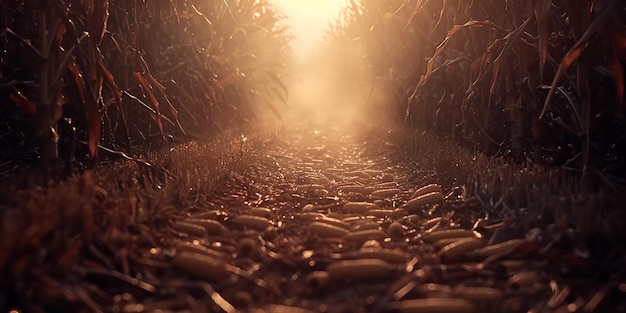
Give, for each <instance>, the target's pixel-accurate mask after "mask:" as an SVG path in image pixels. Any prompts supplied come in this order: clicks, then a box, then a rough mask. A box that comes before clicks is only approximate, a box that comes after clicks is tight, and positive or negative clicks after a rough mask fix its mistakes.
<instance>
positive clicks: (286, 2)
mask: <svg viewBox="0 0 626 313" xmlns="http://www.w3.org/2000/svg"><path fill="white" fill-rule="evenodd" d="M348 1H349V0H274V1H273V3H274V4H275V5H276V6H277V7H279V8H280V9H281V10H282V11H283V12H284V13H285V15H287V17H288V22H289V24H290V26H291V27H292V29H293V34H294V36H295V38H294V41H293V50H294V52H295V54H296V56H297V57H298V58H302V57H304V56H306V55H307V54H308V53H309V52H310V51H311V50H312V49H313V47H314V46H315V45H317V44H319V42H320V41H321V40H323V37H324V33H325V32H326V30H327V29H328V26H329V24H330V23H331V22H332V21H334V20H335V19H336V18H337V17H338V16H339V12H340V11H341V9H342V8H343V7H345V6H346V4H347V3H348Z"/></svg>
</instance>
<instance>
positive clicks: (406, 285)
mask: <svg viewBox="0 0 626 313" xmlns="http://www.w3.org/2000/svg"><path fill="white" fill-rule="evenodd" d="M329 125H334V126H329ZM361 128H363V127H361ZM351 133H354V130H353V129H348V128H345V127H343V126H340V125H339V124H338V123H336V122H334V121H328V120H325V119H323V118H316V117H314V116H310V117H309V119H308V120H307V119H304V120H303V119H300V120H299V122H298V123H291V122H286V125H285V128H284V129H283V131H282V133H281V134H279V135H278V136H277V138H276V139H275V140H274V142H273V143H272V144H271V145H269V148H268V150H267V151H259V153H258V155H256V156H255V157H254V160H255V161H254V162H253V163H251V164H249V165H248V166H247V168H246V170H244V171H242V172H240V173H233V175H232V177H231V180H230V181H229V183H228V185H227V186H226V188H225V189H223V190H222V191H220V192H219V193H218V194H217V195H216V197H215V198H214V199H212V200H211V203H210V207H211V208H212V209H210V210H208V211H207V210H204V209H203V210H198V209H192V210H190V211H189V212H184V214H181V215H180V219H179V220H178V221H176V222H175V223H174V224H173V225H172V230H173V232H174V234H176V238H175V239H173V240H172V241H168V243H167V244H166V247H164V248H163V249H157V250H155V257H158V258H159V259H163V258H165V259H166V260H169V261H170V262H171V263H170V264H173V266H174V269H173V270H172V271H169V274H168V275H166V277H165V278H163V280H162V281H161V285H162V286H169V287H170V288H173V289H171V292H172V294H170V296H171V297H174V296H175V298H176V299H177V300H176V301H173V300H163V299H167V298H168V296H167V293H166V294H163V293H161V296H160V297H158V298H154V297H149V298H148V299H147V300H144V301H142V307H141V308H142V309H143V310H149V311H152V310H157V309H162V310H165V309H171V310H176V309H182V308H185V309H188V310H191V311H198V312H199V311H204V310H217V311H226V312H234V311H250V312H308V311H312V312H390V311H391V312H396V311H397V312H531V311H532V312H565V311H563V310H569V309H572V308H574V306H576V308H575V309H576V311H580V312H592V311H596V310H598V309H599V308H603V310H604V309H607V308H608V307H606V303H611V306H610V308H617V310H620V307H619V306H618V307H615V306H614V305H616V304H615V303H617V305H621V309H623V308H624V306H623V305H624V302H623V301H621V302H614V301H613V300H614V299H613V300H611V299H610V296H611V295H610V294H607V292H606V289H605V290H604V291H602V290H601V289H602V288H601V285H599V286H597V288H594V287H592V286H593V284H591V285H590V287H591V289H594V291H592V292H589V293H587V294H577V293H575V292H574V291H573V290H575V289H576V286H572V285H571V282H570V283H564V281H563V279H561V278H559V276H558V274H557V273H556V271H555V267H554V264H552V263H551V262H548V261H547V260H545V259H543V258H542V257H540V256H538V253H537V251H538V250H539V249H540V248H539V243H540V237H541V234H540V233H537V234H536V237H533V234H532V233H531V234H525V235H523V236H519V234H517V235H516V232H515V231H514V230H513V229H511V228H510V227H509V225H510V224H509V223H508V221H507V220H503V219H499V218H498V216H494V215H493V214H492V215H491V216H489V218H488V219H487V218H486V214H485V212H483V211H481V207H480V203H479V202H477V201H476V199H475V198H472V197H469V196H467V195H464V194H463V189H461V188H456V189H453V190H441V187H439V186H438V185H437V182H436V181H433V180H434V179H433V178H430V177H432V175H431V174H432V173H429V171H428V169H418V168H415V167H414V166H411V164H408V163H404V162H402V161H400V160H401V157H400V156H396V155H394V152H393V151H394V148H393V145H392V144H390V143H386V142H385V141H384V140H382V138H383V137H382V136H381V137H380V138H374V137H375V136H372V134H371V133H370V135H369V137H368V142H367V143H366V142H365V139H364V138H365V137H363V136H361V135H350V134H351ZM183 275H184V276H183ZM182 281H185V282H184V283H183V282H182ZM578 283H579V284H580V281H579V282H578ZM174 286H176V287H174ZM578 287H580V286H578ZM584 289H585V290H587V291H588V290H589V288H584ZM174 290H175V291H174ZM607 299H608V300H607ZM172 301H173V302H172ZM602 305H605V306H604V307H603V306H602ZM129 308H134V307H132V306H129ZM120 309H122V310H124V307H121V308H120ZM611 310H612V309H610V310H609V311H611Z"/></svg>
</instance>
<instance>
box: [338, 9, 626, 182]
mask: <svg viewBox="0 0 626 313" xmlns="http://www.w3.org/2000/svg"><path fill="white" fill-rule="evenodd" d="M624 21H626V5H625V3H624V2H623V1H619V0H597V1H594V0H585V1H560V0H533V1H455V0H446V1H430V0H418V1H406V0H390V1H387V0H385V1H382V0H363V1H351V3H350V5H349V6H348V7H347V8H346V9H345V10H344V12H343V13H342V15H341V16H340V17H339V18H338V19H337V21H336V22H335V23H334V24H333V26H332V28H331V30H330V31H329V32H328V34H327V37H328V40H329V42H330V44H332V45H336V46H339V47H343V49H351V47H354V46H359V47H361V48H362V49H363V51H364V52H363V55H361V57H362V58H364V59H366V60H367V64H368V66H369V69H370V70H371V71H372V72H373V73H374V76H375V79H374V81H372V82H371V84H373V86H377V87H378V88H385V89H387V90H388V91H389V93H390V94H395V95H398V96H397V97H395V98H393V97H392V98H390V99H389V102H392V103H391V106H392V107H393V110H392V111H393V114H394V118H395V120H396V121H397V122H402V121H403V122H405V123H406V124H408V125H409V126H411V127H415V128H418V129H421V130H423V131H426V132H430V133H433V134H435V135H438V136H441V137H445V138H450V139H453V140H456V141H459V142H461V143H463V144H464V145H466V146H468V147H470V148H474V149H476V150H478V151H482V152H486V153H488V154H490V155H496V156H504V157H506V158H509V159H513V160H516V161H517V162H520V163H522V164H527V165H531V164H539V165H547V166H551V167H557V168H561V169H562V170H564V171H571V172H573V173H575V174H576V175H577V176H585V177H594V178H599V179H600V181H604V182H610V183H611V184H612V183H615V182H618V183H620V184H623V183H625V182H626V180H625V179H626V176H625V175H624V173H626V159H625V158H624V155H626V116H625V115H624V114H625V113H626V100H625V98H624V77H625V76H624V75H625V74H624V66H625V64H626V24H625V23H624Z"/></svg>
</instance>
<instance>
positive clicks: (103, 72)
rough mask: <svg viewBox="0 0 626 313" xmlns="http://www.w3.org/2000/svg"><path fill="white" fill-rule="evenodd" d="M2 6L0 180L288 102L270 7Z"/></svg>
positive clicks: (282, 44)
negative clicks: (23, 163)
mask: <svg viewBox="0 0 626 313" xmlns="http://www.w3.org/2000/svg"><path fill="white" fill-rule="evenodd" d="M0 6H2V10H1V12H2V13H0V29H1V30H2V33H1V34H0V38H1V39H2V40H1V42H0V46H1V49H0V50H1V51H2V53H1V55H0V62H1V66H0V71H1V72H0V73H1V76H0V97H2V98H3V99H4V102H5V105H3V106H2V107H1V108H0V124H1V125H2V126H3V129H5V130H6V131H5V132H4V133H3V134H2V135H1V137H0V142H2V145H3V146H8V149H6V150H5V151H3V152H1V153H2V154H1V155H0V157H1V160H2V161H0V164H2V169H1V171H2V172H5V171H10V167H14V166H15V164H16V163H17V160H20V159H21V160H23V159H30V160H32V159H34V158H36V157H37V156H39V157H40V158H41V159H42V161H43V164H44V168H45V169H46V171H48V170H52V169H54V168H55V167H56V166H53V165H54V163H52V162H58V160H60V161H62V162H63V163H71V161H74V160H77V161H80V162H82V163H83V164H84V163H85V161H86V160H87V159H86V158H85V156H86V155H87V154H88V155H89V157H90V159H91V160H95V159H96V157H97V155H98V151H99V150H102V147H107V148H109V149H113V150H122V151H125V152H126V153H127V154H131V155H132V154H136V153H139V152H145V151H146V150H147V149H149V148H150V147H152V146H154V145H162V144H163V143H165V142H167V141H165V139H166V138H174V139H175V140H177V141H184V140H187V139H189V138H199V137H203V136H206V135H207V134H211V133H215V132H217V131H219V130H223V129H226V128H229V127H231V126H233V125H238V124H240V123H242V122H244V121H246V120H251V119H254V118H255V115H257V114H258V113H259V112H261V111H263V110H264V109H265V108H267V106H269V109H270V110H273V111H276V108H274V105H275V104H274V103H276V102H277V100H279V98H283V99H284V98H285V97H286V90H285V89H284V86H283V85H282V82H281V76H282V69H283V68H284V67H286V66H287V64H286V62H288V61H287V60H289V57H290V52H289V48H288V45H287V44H288V41H289V36H288V35H287V34H286V28H285V27H284V26H282V25H281V20H282V18H283V17H282V15H281V14H279V13H277V11H276V10H274V9H273V7H272V6H271V5H269V3H268V1H267V0H262V1H212V0H183V1H161V0H159V1H138V0H131V1H117V0H110V1H76V0H54V1H26V2H14V1H0ZM276 95H278V97H276ZM259 104H261V105H259ZM263 104H265V105H267V106H265V105H263ZM33 111H34V112H35V113H36V114H33ZM36 142H38V144H36ZM79 143H80V145H79ZM27 163H28V162H27ZM80 164H81V163H78V162H76V164H73V165H79V166H80ZM71 165H72V164H70V166H71Z"/></svg>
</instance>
